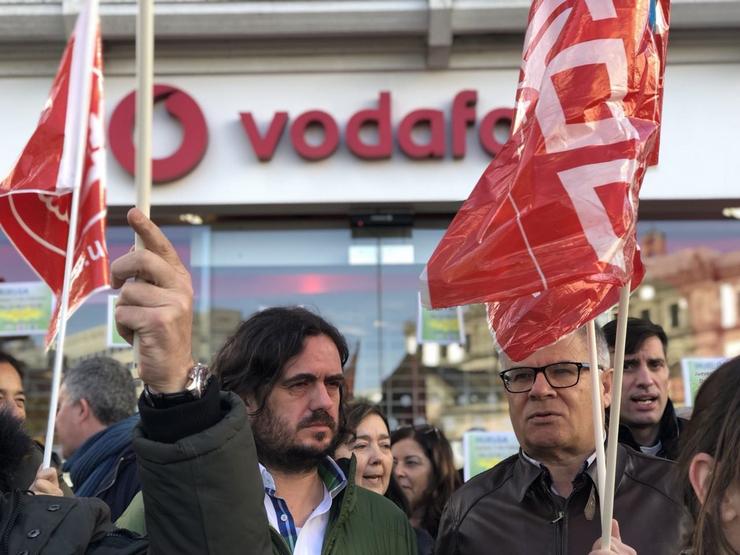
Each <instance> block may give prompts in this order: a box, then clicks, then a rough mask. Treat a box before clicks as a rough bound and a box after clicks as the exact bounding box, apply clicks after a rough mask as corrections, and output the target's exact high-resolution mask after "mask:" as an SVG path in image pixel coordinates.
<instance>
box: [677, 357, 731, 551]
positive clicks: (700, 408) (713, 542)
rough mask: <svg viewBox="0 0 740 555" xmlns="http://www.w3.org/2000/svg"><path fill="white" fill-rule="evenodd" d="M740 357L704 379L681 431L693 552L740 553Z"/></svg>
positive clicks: (681, 463) (681, 466)
mask: <svg viewBox="0 0 740 555" xmlns="http://www.w3.org/2000/svg"><path fill="white" fill-rule="evenodd" d="M739 422H740V357H736V358H734V359H732V360H730V361H728V362H726V363H725V364H723V365H722V366H720V367H719V368H718V369H717V370H715V371H714V372H713V373H712V374H711V375H710V376H709V377H708V378H707V379H706V381H705V382H704V383H703V384H702V385H701V387H700V388H699V391H698V393H697V395H696V401H695V402H694V410H693V412H692V415H691V421H690V422H689V424H688V426H687V427H686V429H685V430H684V431H683V432H682V434H681V455H680V457H679V459H678V467H677V471H678V475H679V481H680V484H681V485H682V487H683V493H684V500H685V502H686V503H687V505H688V507H689V510H690V511H691V513H692V514H693V517H694V521H695V523H696V525H695V527H694V536H693V541H692V547H693V548H694V551H693V553H695V555H710V554H711V555H737V554H738V553H740V426H739V425H738V423H739Z"/></svg>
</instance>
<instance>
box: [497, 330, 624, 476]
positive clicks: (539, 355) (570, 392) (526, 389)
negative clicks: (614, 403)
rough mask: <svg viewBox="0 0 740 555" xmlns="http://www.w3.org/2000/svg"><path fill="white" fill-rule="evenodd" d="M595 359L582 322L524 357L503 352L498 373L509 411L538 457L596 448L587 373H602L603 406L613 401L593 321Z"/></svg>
mask: <svg viewBox="0 0 740 555" xmlns="http://www.w3.org/2000/svg"><path fill="white" fill-rule="evenodd" d="M596 330H597V333H596V345H597V353H598V362H599V365H600V366H601V367H602V370H596V369H592V368H589V352H588V342H587V335H586V328H585V327H584V328H581V329H579V330H576V331H575V332H573V333H571V334H569V335H567V336H565V337H563V338H562V339H560V340H559V341H557V342H556V343H553V344H552V345H548V346H547V347H543V348H542V349H539V350H538V351H536V352H535V353H533V354H531V355H530V356H528V357H526V358H525V359H523V360H519V361H512V360H510V359H509V358H508V357H507V356H506V355H505V354H503V353H502V356H501V364H502V372H501V378H502V380H503V382H504V386H505V387H506V397H507V400H508V402H509V416H510V417H511V423H512V426H513V428H514V432H515V433H516V437H517V439H518V440H519V444H520V445H521V447H522V449H523V450H524V451H525V453H527V454H528V455H529V456H531V457H534V458H535V459H538V460H540V461H542V462H545V463H546V462H551V461H561V460H566V459H569V458H573V457H580V456H583V457H584V458H585V457H588V456H589V455H590V454H591V453H593V451H594V448H595V446H594V424H593V414H592V389H591V375H590V374H589V372H592V371H597V372H599V373H600V380H599V383H600V385H601V398H602V404H603V406H604V407H608V406H609V403H610V401H611V369H610V368H609V352H608V350H607V347H606V342H605V341H604V337H603V335H601V333H600V331H599V329H598V326H597V327H596Z"/></svg>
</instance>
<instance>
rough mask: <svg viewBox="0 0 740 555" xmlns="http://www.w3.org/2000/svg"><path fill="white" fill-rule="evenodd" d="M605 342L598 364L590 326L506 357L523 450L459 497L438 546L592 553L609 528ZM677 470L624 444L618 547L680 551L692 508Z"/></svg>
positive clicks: (469, 551)
mask: <svg viewBox="0 0 740 555" xmlns="http://www.w3.org/2000/svg"><path fill="white" fill-rule="evenodd" d="M599 331H600V330H599ZM597 343H598V353H599V357H598V358H599V366H600V367H599V368H598V369H595V368H591V367H590V364H588V362H587V361H588V360H589V356H588V348H587V342H586V331H585V329H580V330H578V331H576V332H574V333H573V334H571V335H569V336H566V337H565V338H563V339H561V340H560V341H558V342H556V343H554V344H552V345H550V346H548V347H545V348H543V349H540V350H539V351H536V352H535V353H533V354H532V355H530V356H529V357H527V358H525V359H524V360H521V361H516V362H515V361H512V360H509V359H508V358H507V357H506V356H505V355H504V354H502V356H501V363H502V366H503V371H502V372H501V379H502V381H503V385H504V387H505V389H506V397H507V400H508V402H509V413H510V417H511V423H512V426H513V428H514V432H515V433H516V436H517V439H518V440H519V444H520V446H521V449H520V451H519V453H518V454H517V455H514V456H512V457H509V458H508V459H506V460H505V461H503V462H501V463H500V464H498V465H497V466H495V467H494V468H492V469H490V470H488V471H486V472H484V473H482V474H479V475H478V476H476V477H475V478H473V479H472V480H470V481H469V482H468V483H466V484H465V485H464V486H463V487H462V488H460V489H459V490H458V491H457V492H456V493H455V494H453V496H452V498H451V499H450V502H449V504H448V505H447V509H446V510H445V513H444V515H443V516H442V523H441V524H440V531H439V536H438V538H437V545H436V553H438V554H445V555H447V554H450V555H452V554H464V555H477V554H481V555H483V554H488V553H490V552H492V550H495V552H498V553H506V554H507V555H509V554H511V555H515V554H522V555H524V554H531V553H538V554H539V553H558V554H560V553H562V554H565V553H573V554H585V553H588V552H589V551H590V550H591V549H592V546H593V545H594V542H595V540H596V539H597V538H599V537H600V533H601V527H600V511H599V499H600V497H601V492H599V491H598V489H597V485H596V482H597V479H596V464H595V459H596V455H595V446H594V427H593V426H594V425H593V416H592V412H591V407H592V401H591V399H592V392H591V376H590V372H593V371H597V372H599V374H600V376H599V383H600V388H601V398H602V403H603V405H604V406H605V407H606V406H608V405H609V402H610V400H611V383H612V374H611V369H610V367H609V352H608V349H607V346H606V342H605V340H604V337H603V335H601V334H600V333H599V334H598V341H597ZM671 469H672V465H671V463H670V462H668V461H664V460H659V459H655V458H652V457H647V456H645V455H643V454H641V453H636V452H634V451H632V450H629V449H626V448H624V447H621V446H620V447H619V452H618V456H617V478H616V483H617V484H618V487H617V493H616V498H615V501H614V518H615V519H616V520H617V521H618V522H619V529H617V530H616V531H613V533H612V535H613V536H615V537H614V539H613V540H612V543H613V546H612V547H613V549H614V550H616V552H617V553H634V551H632V548H634V549H635V550H637V552H638V553H650V554H651V555H662V554H665V555H669V554H670V555H675V554H676V553H678V552H679V551H680V547H681V545H682V543H681V539H682V534H683V529H684V525H685V524H684V522H683V519H684V518H685V517H686V513H685V512H684V510H683V508H682V505H681V500H680V499H679V498H678V497H677V495H675V494H674V492H673V491H672V487H671V483H670V479H671V478H670V474H671ZM620 531H621V537H620ZM628 546H630V547H628Z"/></svg>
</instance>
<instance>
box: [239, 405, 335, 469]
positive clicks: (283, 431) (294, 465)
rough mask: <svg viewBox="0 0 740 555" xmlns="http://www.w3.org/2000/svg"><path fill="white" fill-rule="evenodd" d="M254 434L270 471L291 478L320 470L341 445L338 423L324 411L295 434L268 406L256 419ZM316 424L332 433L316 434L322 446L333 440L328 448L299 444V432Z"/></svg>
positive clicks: (261, 458)
mask: <svg viewBox="0 0 740 555" xmlns="http://www.w3.org/2000/svg"><path fill="white" fill-rule="evenodd" d="M251 423H252V432H253V434H254V443H255V446H256V447H257V458H258V459H259V461H260V462H261V463H262V464H263V465H264V466H265V467H267V468H269V469H274V470H278V471H280V472H285V473H289V474H295V473H301V472H307V471H310V470H313V469H314V468H316V467H317V466H318V465H319V463H320V462H321V461H322V460H324V459H325V458H326V457H327V456H329V455H331V454H333V453H334V451H335V449H336V447H337V445H338V444H339V439H340V438H339V435H338V434H337V423H336V421H335V420H334V419H333V418H332V417H331V415H330V414H329V413H328V412H326V411H325V410H323V409H319V410H316V411H314V412H313V413H311V415H310V416H307V417H306V418H304V419H303V420H301V421H300V422H299V423H298V425H297V426H296V428H295V430H292V429H291V426H289V425H288V424H287V423H286V422H284V421H283V420H281V419H280V417H279V416H277V415H276V414H275V413H273V412H272V411H271V410H270V408H269V407H268V406H267V405H265V407H264V409H263V410H262V411H261V412H260V413H259V414H257V415H254V416H252V418H251ZM313 424H324V425H326V426H327V427H328V428H329V430H330V432H329V433H327V432H316V433H315V434H314V439H315V440H317V441H318V442H322V441H324V440H325V439H326V438H327V437H329V438H330V441H329V442H328V444H327V446H326V447H323V448H321V447H311V446H307V445H302V444H300V443H298V441H297V439H296V436H297V434H298V432H299V431H300V430H301V429H303V428H307V427H308V426H311V425H313Z"/></svg>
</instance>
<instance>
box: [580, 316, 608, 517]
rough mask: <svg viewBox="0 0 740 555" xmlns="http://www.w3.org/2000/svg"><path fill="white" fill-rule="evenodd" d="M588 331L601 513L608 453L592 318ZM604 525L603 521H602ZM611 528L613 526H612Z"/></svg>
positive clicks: (602, 510) (594, 325)
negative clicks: (605, 449) (605, 452)
mask: <svg viewBox="0 0 740 555" xmlns="http://www.w3.org/2000/svg"><path fill="white" fill-rule="evenodd" d="M586 329H587V331H588V354H589V362H590V363H591V393H592V397H591V407H592V411H593V420H594V444H595V445H596V476H597V482H598V483H597V486H598V490H599V503H600V504H601V514H604V504H603V493H602V492H603V491H604V487H605V484H606V455H605V454H604V409H603V407H602V404H601V375H600V372H599V355H598V351H597V349H596V324H595V320H591V321H590V322H589V323H588V327H587V328H586ZM602 526H603V523H602ZM610 529H611V527H610Z"/></svg>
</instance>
